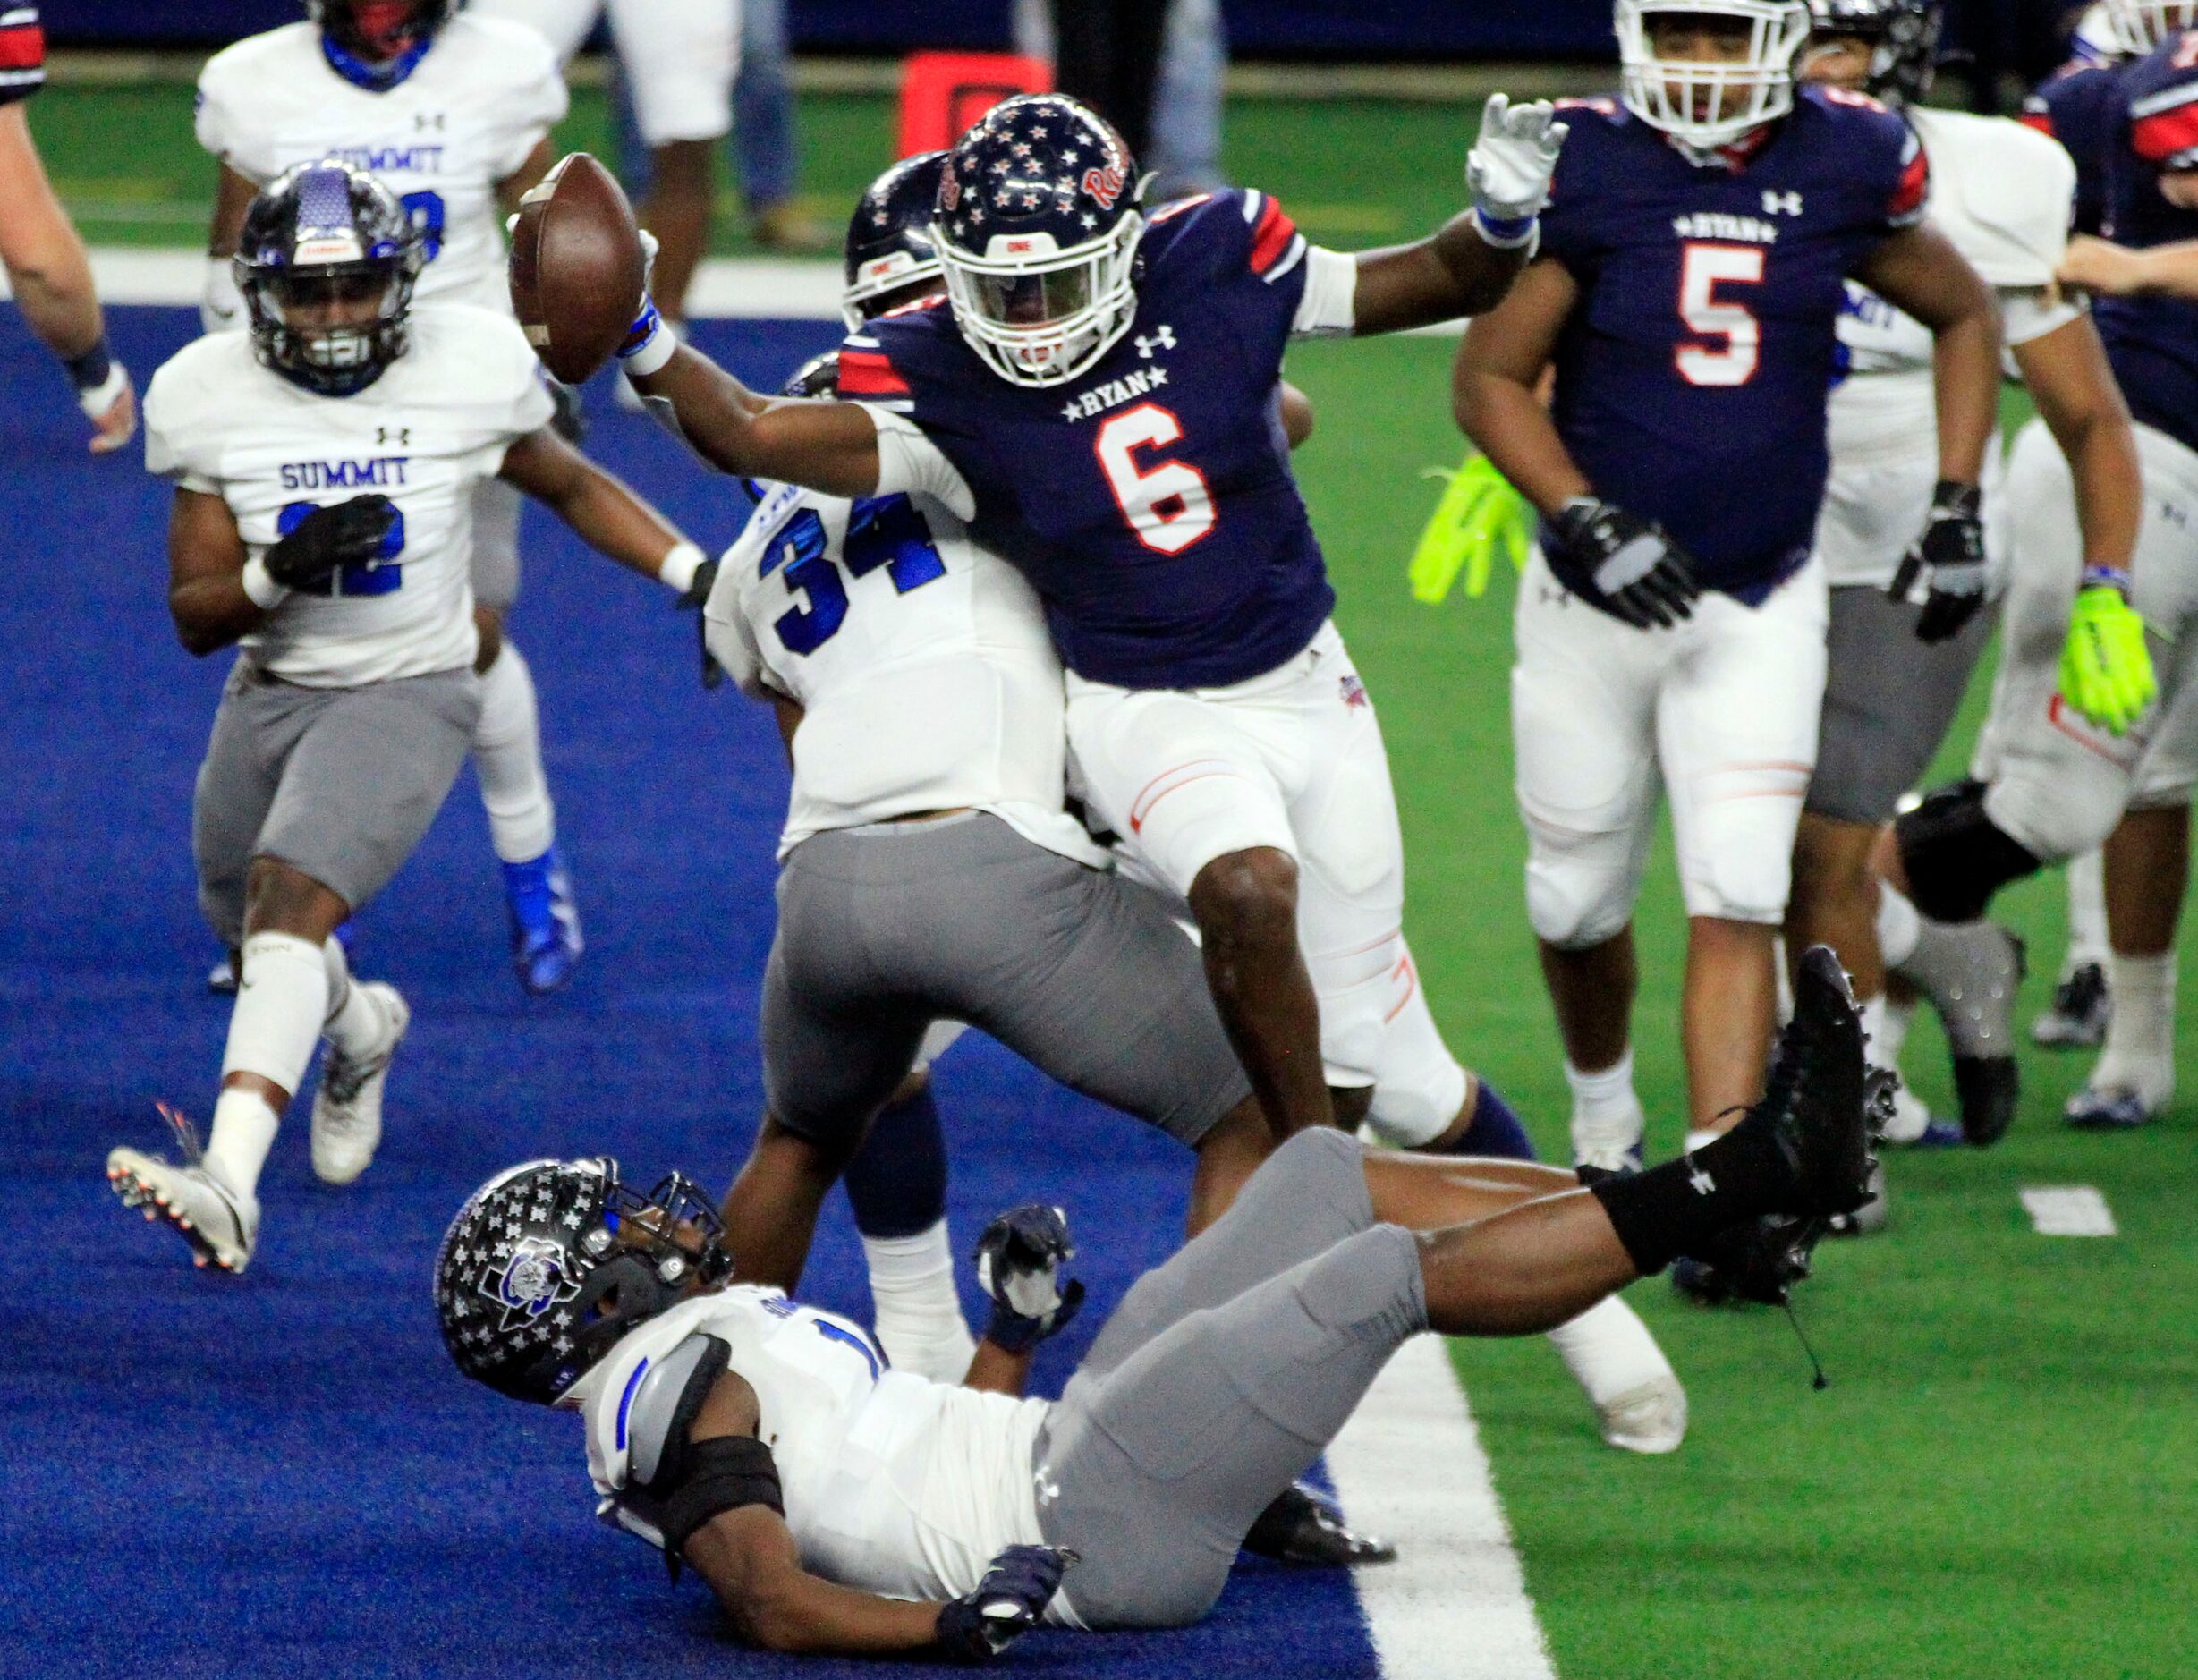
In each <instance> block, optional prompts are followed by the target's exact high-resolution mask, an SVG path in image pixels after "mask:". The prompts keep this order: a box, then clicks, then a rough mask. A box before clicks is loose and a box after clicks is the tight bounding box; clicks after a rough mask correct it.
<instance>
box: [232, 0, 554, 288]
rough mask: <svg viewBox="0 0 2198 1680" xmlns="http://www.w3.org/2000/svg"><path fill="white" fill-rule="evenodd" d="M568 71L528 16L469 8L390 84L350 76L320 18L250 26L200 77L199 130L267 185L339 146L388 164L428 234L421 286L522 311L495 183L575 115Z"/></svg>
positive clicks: (366, 164) (343, 154)
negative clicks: (260, 29)
mask: <svg viewBox="0 0 2198 1680" xmlns="http://www.w3.org/2000/svg"><path fill="white" fill-rule="evenodd" d="M565 106H566V95H565V89H564V78H563V77H562V76H560V75H559V74H558V72H557V63H556V59H555V58H554V57H553V56H552V55H551V54H550V50H549V47H548V45H547V43H546V42H544V40H543V39H542V38H541V37H540V36H539V35H538V34H536V33H535V32H534V31H533V30H530V29H528V28H526V27H525V26H524V25H522V24H517V23H509V22H505V21H501V20H499V19H493V18H476V17H470V16H468V15H467V14H466V13H463V12H462V13H459V14H458V15H457V16H456V17H454V18H453V19H452V20H451V21H449V22H448V23H447V24H446V25H444V27H443V30H442V31H441V33H439V34H438V35H437V37H436V39H435V44H434V45H433V46H432V47H429V49H428V51H427V53H426V54H425V55H423V56H422V57H421V59H420V63H419V64H418V65H417V66H416V67H415V68H414V69H413V71H412V74H411V75H409V76H407V77H406V78H405V79H404V80H403V81H401V82H399V83H398V84H397V85H396V86H395V87H394V88H392V89H389V90H388V91H386V92H385V93H375V92H372V91H370V90H369V89H365V88H361V87H360V86H359V85H358V84H357V83H356V82H353V81H349V80H348V79H346V78H345V77H344V76H342V75H340V74H339V73H337V72H336V71H335V67H334V66H332V65H331V64H329V63H328V60H327V55H325V54H324V53H323V52H322V51H321V44H320V30H318V27H316V26H315V25H313V24H311V23H307V22H300V23H289V24H285V25H284V26H283V27H282V28H281V29H278V30H267V33H265V34H264V35H254V36H250V37H249V38H246V39H244V40H241V41H239V42H237V43H236V44H235V45H234V46H233V47H225V48H223V49H222V51H220V52H218V53H216V54H215V55H214V56H213V57H212V58H210V59H208V61H207V64H206V68H205V70H204V71H202V72H200V73H199V115H198V131H199V144H200V145H201V146H203V147H205V148H206V149H207V150H208V151H209V152H211V153H213V154H214V156H215V157H218V158H220V159H221V160H222V162H224V163H225V164H226V165H229V167H230V168H232V169H233V170H235V171H236V172H237V174H241V175H243V176H245V177H246V178H247V179H249V180H250V181H254V182H259V184H261V185H263V186H264V185H265V184H266V183H267V182H270V181H272V180H274V179H275V177H276V176H277V175H279V174H282V172H283V171H284V170H285V169H288V168H290V167H291V166H292V165H295V164H303V163H312V162H315V161H316V160H318V159H319V158H322V157H329V156H331V155H333V156H335V157H340V158H342V159H343V160H344V162H345V163H347V164H350V165H352V166H353V167H354V168H360V169H366V170H369V171H371V172H372V173H373V174H376V175H378V176H379V177H380V178H381V179H382V180H383V181H384V182H386V183H387V184H388V186H389V188H390V190H391V191H394V192H395V193H396V194H397V195H398V196H399V197H400V198H402V199H403V200H404V207H405V208H406V209H407V210H408V211H410V212H411V213H412V220H413V221H414V223H416V224H417V225H419V226H420V229H421V230H422V231H423V232H424V233H426V234H427V236H428V251H429V261H428V266H427V267H426V268H425V269H424V270H423V271H422V272H421V274H420V287H419V291H418V293H417V295H418V296H419V297H420V298H421V299H423V300H434V301H450V302H463V303H476V304H479V305H480V306H481V307H482V308H484V309H494V310H503V311H504V312H505V313H506V314H509V313H510V311H511V293H510V290H509V288H508V286H507V284H506V283H505V275H504V233H503V219H504V218H503V215H502V212H501V210H500V208H498V206H497V203H496V183H497V182H500V181H502V180H504V179H505V178H506V177H507V176H509V175H511V174H513V173H515V172H516V171H517V170H518V168H519V166H520V165H522V164H523V163H525V162H526V160H527V157H528V155H529V154H530V153H531V152H532V151H533V150H534V148H535V147H536V145H537V144H539V142H540V140H541V139H542V137H543V136H544V135H546V134H547V133H548V132H549V130H550V128H551V126H552V125H553V124H555V123H558V122H560V121H562V120H563V118H564V113H565Z"/></svg>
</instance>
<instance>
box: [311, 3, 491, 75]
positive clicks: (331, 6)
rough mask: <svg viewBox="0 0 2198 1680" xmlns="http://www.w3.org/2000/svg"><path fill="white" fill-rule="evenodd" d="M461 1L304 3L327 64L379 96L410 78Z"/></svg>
mask: <svg viewBox="0 0 2198 1680" xmlns="http://www.w3.org/2000/svg"><path fill="white" fill-rule="evenodd" d="M459 4H463V0H305V15H306V16H307V17H309V18H310V19H312V21H314V22H316V23H318V25H320V32H321V37H322V39H323V41H324V43H325V45H326V47H327V49H328V59H329V62H330V63H331V64H334V65H335V67H336V69H337V70H338V71H340V72H342V73H343V74H344V75H345V76H346V77H348V78H350V80H352V81H355V82H357V83H359V85H360V86H361V87H364V88H369V89H375V90H377V91H385V90H386V89H390V88H394V87H395V86H396V85H397V83H399V82H400V81H403V80H404V78H405V77H407V76H408V75H410V74H412V67H413V66H414V65H415V64H419V62H420V58H421V56H422V55H425V54H426V52H427V50H428V48H429V47H432V46H433V45H434V44H435V37H436V34H437V31H438V30H441V29H442V27H443V25H445V24H446V23H447V22H449V21H450V18H451V13H454V12H455V11H456V10H457V9H458V6H459Z"/></svg>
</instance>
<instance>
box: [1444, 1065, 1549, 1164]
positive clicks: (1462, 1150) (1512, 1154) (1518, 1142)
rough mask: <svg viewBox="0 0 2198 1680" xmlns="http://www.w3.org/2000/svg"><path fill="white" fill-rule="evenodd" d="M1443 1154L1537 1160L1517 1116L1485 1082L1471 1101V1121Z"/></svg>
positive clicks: (1531, 1144)
mask: <svg viewBox="0 0 2198 1680" xmlns="http://www.w3.org/2000/svg"><path fill="white" fill-rule="evenodd" d="M1443 1153H1444V1154H1446V1155H1490V1156H1496V1157H1498V1158H1502V1159H1505V1160H1512V1161H1532V1160H1536V1159H1539V1157H1538V1156H1536V1155H1535V1153H1534V1143H1533V1140H1532V1139H1531V1138H1529V1137H1528V1136H1527V1135H1526V1128H1525V1127H1524V1126H1523V1125H1522V1124H1520V1123H1519V1116H1517V1115H1516V1114H1515V1113H1514V1112H1512V1107H1511V1105H1510V1104H1509V1103H1507V1102H1506V1101H1505V1100H1504V1099H1502V1098H1501V1097H1500V1096H1498V1094H1497V1091H1496V1087H1495V1086H1493V1085H1491V1084H1489V1082H1488V1081H1487V1080H1485V1079H1484V1080H1482V1081H1481V1090H1480V1092H1479V1094H1478V1095H1476V1096H1475V1098H1474V1099H1473V1117H1472V1121H1471V1122H1470V1123H1469V1124H1467V1125H1466V1127H1465V1130H1464V1132H1462V1133H1459V1134H1458V1140H1457V1141H1456V1142H1455V1143H1453V1144H1451V1145H1450V1147H1449V1148H1448V1149H1447V1150H1444V1151H1443Z"/></svg>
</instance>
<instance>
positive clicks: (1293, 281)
mask: <svg viewBox="0 0 2198 1680" xmlns="http://www.w3.org/2000/svg"><path fill="white" fill-rule="evenodd" d="M1306 249H1307V248H1306V244H1305V241H1304V236H1303V234H1301V233H1298V232H1297V230H1296V228H1295V226H1294V225H1293V224H1292V223H1291V221H1290V218H1289V217H1288V216H1286V215H1285V214H1284V213H1283V211H1282V208H1281V207H1280V206H1279V205H1277V203H1276V202H1275V201H1274V200H1273V199H1269V198H1268V197H1266V196H1265V195H1264V194H1262V193H1258V192H1245V191H1226V192H1217V193H1213V194H1210V195H1209V196H1205V197H1201V198H1197V199H1187V200H1184V201H1183V202H1181V203H1177V204H1171V205H1168V206H1166V207H1165V208H1162V209H1160V210H1158V212H1156V213H1155V214H1154V216H1153V217H1152V219H1151V223H1150V225H1149V226H1148V227H1147V228H1146V230H1145V233H1144V238H1143V242H1142V244H1141V246H1140V248H1139V252H1140V255H1139V260H1140V261H1141V264H1142V267H1143V274H1142V277H1141V279H1140V281H1139V282H1138V288H1137V316H1136V319H1135V321H1134V322H1133V325H1132V326H1131V327H1130V330H1129V331H1128V332H1127V333H1126V334H1124V335H1123V337H1122V339H1121V341H1120V342H1119V343H1118V344H1116V345H1115V346H1114V348H1113V349H1111V350H1110V351H1108V352H1107V354H1106V355H1105V356H1103V357H1101V358H1100V359H1099V362H1098V363H1097V364H1096V365H1095V366H1093V367H1092V368H1091V370H1090V371H1089V372H1087V373H1085V374H1083V375H1082V377H1081V378H1075V379H1072V380H1069V381H1068V382H1066V383H1065V384H1063V385H1059V386H1052V387H1050V388H1048V389H1044V390H1033V389H1030V388H1028V387H1025V386H1018V385H1014V384H1011V383H1010V382H1008V381H1007V380H1006V379H1004V378H1001V377H1000V376H999V375H998V374H997V373H995V372H994V371H993V370H992V369H990V368H989V367H988V366H987V365H986V364H985V363H984V362H983V361H980V360H979V359H978V357H977V355H976V353H975V352H972V350H971V349H970V348H969V346H968V345H967V344H965V343H964V342H963V338H962V335H961V334H960V332H959V331H958V330H957V329H956V327H955V323H954V317H953V315H952V313H951V312H950V310H948V308H947V307H946V305H945V304H944V303H943V302H941V301H936V300H934V301H929V302H927V303H926V304H923V305H918V306H915V307H912V308H910V309H907V310H897V311H895V312H894V313H891V314H888V315H887V316H884V317H882V318H879V319H878V320H875V321H872V322H870V323H869V324H868V325H867V326H866V327H864V328H863V330H862V331H861V332H859V333H857V334H856V335H853V337H851V338H849V339H848V340H847V342H846V344H845V345H844V346H843V348H842V350H841V352H840V364H839V393H840V395H841V396H843V397H846V398H850V399H854V400H858V401H862V400H867V401H878V402H883V403H890V404H891V405H893V406H894V407H895V408H896V409H898V410H899V411H900V412H904V413H906V414H908V415H909V416H910V417H911V418H912V419H913V420H915V422H916V424H917V425H919V426H921V428H923V430H924V432H925V434H926V435H927V436H928V437H929V438H930V440H931V441H932V442H933V443H934V444H935V445H938V448H939V450H940V451H941V452H942V453H943V454H945V455H946V458H947V459H948V460H949V461H951V462H953V463H954V465H955V468H956V469H957V470H958V471H960V472H961V474H962V476H963V479H966V480H967V481H968V483H969V487H970V489H971V491H972V494H973V495H974V496H975V498H976V517H975V518H974V519H973V520H972V522H971V527H970V528H971V530H972V534H973V535H974V536H975V537H976V539H977V540H978V541H979V542H980V543H982V544H983V545H984V546H985V547H988V548H990V549H991V550H993V551H994V552H995V553H997V554H999V555H1003V556H1006V558H1008V559H1009V560H1011V561H1012V562H1014V564H1015V565H1016V566H1017V567H1018V568H1019V569H1020V570H1021V571H1022V572H1023V574H1024V575H1025V576H1026V577H1028V578H1029V579H1030V581H1031V585H1032V587H1033V588H1035V589H1036V590H1037V591H1038V593H1039V596H1040V598H1041V599H1042V600H1043V601H1044V602H1045V605H1046V613H1047V616H1048V622H1049V623H1050V624H1051V626H1052V630H1053V637H1054V641H1055V643H1056V645H1057V647H1058V648H1059V649H1060V654H1061V660H1062V663H1063V664H1065V666H1068V668H1069V669H1070V670H1072V671H1074V672H1075V673H1077V674H1078V675H1081V676H1085V677H1090V678H1091V679H1092V680H1094V681H1096V682H1101V683H1115V684H1116V685H1118V686H1120V687H1124V688H1138V689H1151V688H1206V687H1220V686H1224V685H1226V684H1228V683H1241V682H1243V681H1245V680H1247V679H1249V678H1251V677H1254V676H1258V675H1262V674H1264V673H1266V672H1268V671H1271V670H1273V669H1274V668H1275V667H1276V666H1278V665H1280V664H1282V663H1283V661H1284V660H1286V659H1287V658H1290V657H1291V656H1292V655H1293V654H1295V653H1297V652H1298V651H1300V650H1301V649H1303V647H1304V646H1305V644H1306V643H1307V642H1309V641H1311V640H1312V637H1313V635H1314V633H1315V632H1317V631H1318V630H1319V629H1320V625H1321V624H1322V623H1323V622H1325V621H1326V619H1327V618H1328V614H1329V612H1330V610H1331V609H1332V608H1333V607H1334V606H1335V601H1336V595H1335V591H1334V590H1332V589H1331V588H1330V587H1329V585H1328V569H1327V566H1326V565H1325V564H1324V563H1323V562H1322V560H1321V557H1320V544H1319V543H1318V542H1316V541H1315V540H1314V539H1313V534H1312V523H1311V520H1310V519H1309V518H1308V517H1307V516H1306V513H1305V505H1304V502H1303V500H1302V499H1301V498H1300V496H1298V493H1297V482H1296V480H1295V479H1294V477H1293V476H1292V475H1291V471H1290V462H1289V447H1288V445H1287V443H1286V441H1285V440H1284V438H1283V436H1282V429H1281V425H1280V422H1279V420H1278V418H1277V408H1276V388H1277V381H1278V380H1279V379H1280V378H1281V372H1282V355H1283V351H1284V348H1285V346H1286V344H1287V343H1288V341H1289V337H1290V332H1291V327H1292V323H1293V321H1294V318H1295V316H1296V314H1297V310H1298V303H1299V301H1300V299H1301V298H1302V297H1303V293H1304V288H1305V252H1306Z"/></svg>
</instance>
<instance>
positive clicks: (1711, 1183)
mask: <svg viewBox="0 0 2198 1680" xmlns="http://www.w3.org/2000/svg"><path fill="white" fill-rule="evenodd" d="M1693 1159H1694V1158H1693V1156H1691V1155H1690V1156H1689V1157H1687V1163H1688V1165H1687V1175H1686V1184H1687V1188H1688V1189H1689V1190H1692V1191H1693V1192H1694V1193H1695V1194H1696V1195H1698V1196H1706V1195H1708V1194H1710V1192H1711V1191H1713V1190H1715V1189H1716V1188H1717V1187H1718V1181H1717V1180H1716V1179H1714V1178H1712V1177H1710V1175H1709V1174H1707V1173H1705V1172H1703V1171H1702V1168H1701V1167H1696V1166H1694V1165H1693Z"/></svg>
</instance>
